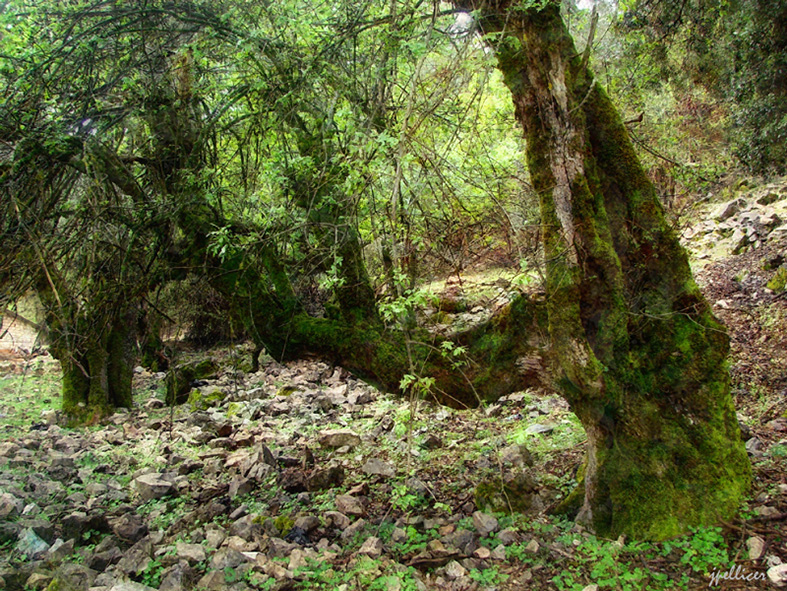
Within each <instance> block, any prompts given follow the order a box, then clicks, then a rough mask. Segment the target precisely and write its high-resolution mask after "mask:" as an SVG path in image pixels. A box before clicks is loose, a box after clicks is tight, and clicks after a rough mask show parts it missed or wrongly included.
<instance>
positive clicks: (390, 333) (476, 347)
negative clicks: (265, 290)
mask: <svg viewBox="0 0 787 591" xmlns="http://www.w3.org/2000/svg"><path fill="white" fill-rule="evenodd" d="M278 332H279V334H286V335H287V339H286V340H283V339H280V338H275V337H274V338H272V339H264V343H265V347H266V350H267V351H268V353H269V354H271V355H272V356H273V357H274V358H276V359H290V358H298V357H301V356H303V355H319V356H321V357H323V358H327V359H331V360H333V361H334V362H336V363H339V364H341V365H342V366H343V367H345V368H347V369H349V370H350V371H353V372H354V373H356V374H357V375H360V376H362V377H365V378H367V379H369V380H372V381H374V382H376V383H377V384H379V385H380V386H381V387H383V388H385V389H387V390H389V391H393V392H397V391H399V383H400V382H401V380H402V377H403V376H404V375H405V374H409V373H412V371H413V370H412V368H413V367H414V368H417V372H418V373H419V375H422V376H429V377H431V378H434V380H435V382H434V387H433V389H432V395H433V396H434V398H435V399H436V400H437V401H439V402H441V403H443V404H447V405H449V406H453V407H456V408H467V407H475V406H477V405H478V404H479V403H480V402H482V401H491V400H495V399H497V398H499V397H500V396H502V395H503V394H507V393H509V392H512V391H516V390H522V389H525V388H528V387H532V386H536V385H541V384H543V380H544V374H543V372H541V371H539V369H538V368H539V364H540V362H541V356H542V355H543V354H544V350H543V347H544V345H545V343H543V342H541V341H540V340H539V339H538V337H537V336H536V335H539V334H543V333H544V332H546V312H545V306H544V302H543V301H541V300H538V299H532V300H531V299H528V298H524V297H522V298H518V299H517V300H516V301H515V302H513V303H512V304H511V305H510V306H509V307H508V308H507V309H506V310H505V311H503V312H502V313H500V314H498V315H497V316H496V317H495V318H494V319H493V320H491V321H489V322H487V323H485V324H483V325H481V326H478V327H475V328H473V329H471V330H468V331H467V332H465V333H463V334H459V335H456V336H455V337H454V338H453V339H452V342H453V344H454V345H456V346H463V347H465V348H466V350H467V354H466V355H465V356H463V357H462V358H460V359H456V358H453V357H451V358H447V357H445V356H443V354H442V353H441V350H442V347H441V343H442V341H443V340H444V339H442V338H438V337H435V336H434V335H431V334H429V333H428V332H426V331H417V330H416V331H413V332H412V333H410V334H409V338H410V354H411V355H412V364H411V363H410V359H409V358H408V354H407V346H406V342H405V339H406V338H408V337H407V336H406V335H405V333H403V332H402V331H397V330H389V329H386V328H385V327H383V326H381V325H380V324H379V323H377V322H371V323H355V324H348V323H346V322H344V321H343V320H342V319H338V320H334V319H328V318H313V317H310V316H307V315H306V314H303V313H297V314H295V315H294V316H292V317H291V319H290V320H289V321H287V322H286V323H285V324H283V325H282V327H281V328H280V330H279V331H278ZM457 361H459V365H458V366H455V365H454V364H455V363H456V362H457ZM528 361H530V363H528Z"/></svg>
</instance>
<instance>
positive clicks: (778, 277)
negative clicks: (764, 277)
mask: <svg viewBox="0 0 787 591" xmlns="http://www.w3.org/2000/svg"><path fill="white" fill-rule="evenodd" d="M785 287H787V267H779V269H778V270H777V271H776V273H775V274H774V276H773V277H771V280H770V281H768V289H770V290H771V291H775V292H776V293H781V292H783V291H784V289H785Z"/></svg>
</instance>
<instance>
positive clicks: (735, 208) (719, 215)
mask: <svg viewBox="0 0 787 591" xmlns="http://www.w3.org/2000/svg"><path fill="white" fill-rule="evenodd" d="M744 207H746V200H745V199H743V198H742V197H739V198H737V199H733V200H732V201H728V202H727V203H722V204H721V205H719V207H717V208H716V211H715V212H714V213H713V219H715V220H716V221H718V222H723V221H725V220H728V219H730V218H731V217H732V216H734V215H735V214H736V213H738V212H739V211H740V210H741V209H743V208H744Z"/></svg>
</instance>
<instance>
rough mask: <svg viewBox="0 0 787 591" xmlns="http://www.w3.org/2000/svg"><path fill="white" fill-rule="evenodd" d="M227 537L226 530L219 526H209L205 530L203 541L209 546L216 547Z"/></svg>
mask: <svg viewBox="0 0 787 591" xmlns="http://www.w3.org/2000/svg"><path fill="white" fill-rule="evenodd" d="M226 539H227V532H226V531H224V530H223V529H222V528H220V527H211V528H210V529H207V530H205V542H206V543H207V544H208V547H209V548H213V549H216V548H218V547H219V546H221V545H222V544H223V543H224V540H226Z"/></svg>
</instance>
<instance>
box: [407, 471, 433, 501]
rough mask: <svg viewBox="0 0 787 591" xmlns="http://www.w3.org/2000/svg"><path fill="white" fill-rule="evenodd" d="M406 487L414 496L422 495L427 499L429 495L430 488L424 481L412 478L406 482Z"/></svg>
mask: <svg viewBox="0 0 787 591" xmlns="http://www.w3.org/2000/svg"><path fill="white" fill-rule="evenodd" d="M404 484H405V486H406V487H407V491H408V492H410V493H412V494H414V495H420V496H422V497H425V496H426V495H428V494H429V487H428V486H426V483H425V482H424V481H423V480H420V479H418V478H416V477H415V476H412V477H410V478H408V479H407V480H405V481H404Z"/></svg>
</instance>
